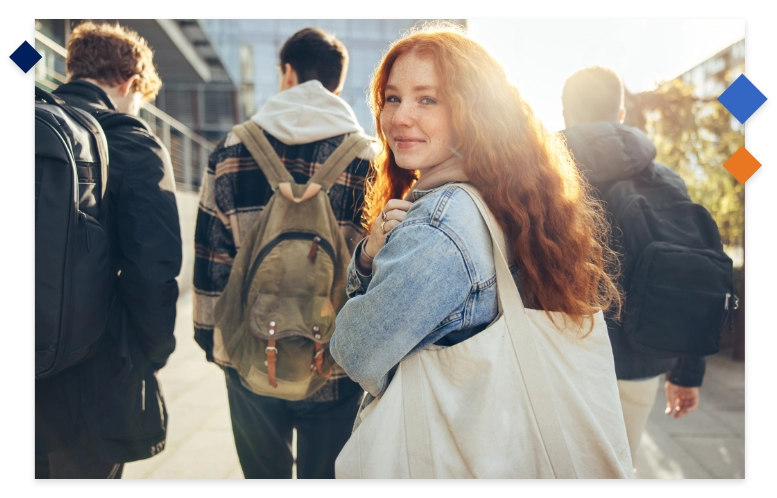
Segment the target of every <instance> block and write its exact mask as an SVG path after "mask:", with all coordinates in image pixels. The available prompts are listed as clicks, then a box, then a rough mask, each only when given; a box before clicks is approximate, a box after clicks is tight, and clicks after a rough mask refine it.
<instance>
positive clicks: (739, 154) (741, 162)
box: [723, 147, 761, 183]
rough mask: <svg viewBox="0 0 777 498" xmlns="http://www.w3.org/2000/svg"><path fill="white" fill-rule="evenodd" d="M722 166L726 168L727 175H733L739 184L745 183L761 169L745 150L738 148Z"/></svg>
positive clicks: (759, 164)
mask: <svg viewBox="0 0 777 498" xmlns="http://www.w3.org/2000/svg"><path fill="white" fill-rule="evenodd" d="M723 166H725V167H726V169H727V170H728V172H729V173H731V174H732V175H734V178H736V179H737V180H738V181H739V183H745V182H746V181H747V180H748V178H750V177H751V176H753V173H755V172H756V171H758V168H760V167H761V163H759V162H758V161H756V159H755V158H754V157H753V156H752V154H750V153H749V152H748V151H747V149H745V148H744V147H740V148H739V150H738V151H736V152H734V155H733V156H731V157H729V158H728V161H726V162H725V163H724V164H723Z"/></svg>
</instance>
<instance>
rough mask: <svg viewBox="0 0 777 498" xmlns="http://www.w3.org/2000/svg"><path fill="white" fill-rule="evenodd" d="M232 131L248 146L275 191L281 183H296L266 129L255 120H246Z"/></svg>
mask: <svg viewBox="0 0 777 498" xmlns="http://www.w3.org/2000/svg"><path fill="white" fill-rule="evenodd" d="M232 131H233V132H234V133H235V135H237V137H238V138H239V139H240V140H241V141H242V142H243V145H245V146H246V149H248V152H250V153H251V157H253V158H254V161H256V164H258V165H259V168H260V169H261V170H262V172H263V173H264V176H265V177H267V181H268V182H269V183H270V186H271V187H272V189H273V191H275V190H278V187H279V185H280V184H281V183H287V182H288V183H290V184H294V183H295V182H294V178H293V177H292V176H291V173H289V170H287V169H286V166H284V165H283V163H282V162H281V159H280V158H279V157H278V154H276V153H275V149H273V147H272V145H271V144H270V142H269V141H268V140H267V137H265V136H264V131H263V130H262V129H261V128H260V127H259V125H258V124H256V123H255V122H253V121H246V122H245V123H242V124H239V125H237V126H235V127H233V128H232Z"/></svg>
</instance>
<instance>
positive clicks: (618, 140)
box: [561, 121, 656, 183]
mask: <svg viewBox="0 0 777 498" xmlns="http://www.w3.org/2000/svg"><path fill="white" fill-rule="evenodd" d="M561 133H563V135H564V136H565V137H566V140H567V147H569V150H571V151H572V155H573V156H574V158H575V162H576V163H577V164H578V166H579V167H580V170H581V171H582V173H583V174H584V175H585V176H586V178H587V179H588V181H589V182H591V183H604V182H611V181H615V180H622V179H624V178H628V177H630V176H634V175H636V174H637V173H639V172H640V171H642V170H643V169H645V168H647V167H648V166H649V165H650V164H651V163H652V162H653V160H654V159H655V158H656V146H655V145H653V142H651V141H650V139H649V138H648V137H647V135H645V134H644V133H642V131H640V130H638V129H637V128H634V127H632V126H626V125H623V124H620V123H615V122H610V121H597V122H595V123H583V124H580V125H576V126H572V127H570V128H567V129H566V130H564V131H562V132H561Z"/></svg>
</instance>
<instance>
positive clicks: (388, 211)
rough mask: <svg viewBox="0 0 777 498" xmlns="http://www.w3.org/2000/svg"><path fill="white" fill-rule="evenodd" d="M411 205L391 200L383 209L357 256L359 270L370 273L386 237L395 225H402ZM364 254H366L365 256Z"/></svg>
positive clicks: (399, 200)
mask: <svg viewBox="0 0 777 498" xmlns="http://www.w3.org/2000/svg"><path fill="white" fill-rule="evenodd" d="M412 205H413V203H412V202H408V201H403V200H401V199H391V200H390V201H388V202H387V203H386V205H385V206H384V207H383V211H381V214H380V216H378V219H377V220H375V224H374V225H373V226H372V231H371V232H370V234H369V235H368V236H367V243H366V244H364V245H363V246H362V251H361V254H360V255H359V261H358V263H359V267H360V268H359V269H360V270H363V271H365V272H366V273H372V259H373V258H374V257H375V255H376V254H378V251H380V249H381V248H382V247H383V245H384V244H385V243H386V235H388V233H389V232H390V231H391V230H392V229H393V228H394V227H395V226H397V225H399V224H400V223H402V221H403V220H404V219H405V216H407V211H408V209H410V207H411V206H412ZM365 253H366V254H365Z"/></svg>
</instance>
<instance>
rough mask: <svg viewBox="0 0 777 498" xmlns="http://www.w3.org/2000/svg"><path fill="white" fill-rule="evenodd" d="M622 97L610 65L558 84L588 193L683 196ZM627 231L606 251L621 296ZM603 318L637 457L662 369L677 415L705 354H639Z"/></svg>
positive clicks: (670, 407)
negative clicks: (635, 188)
mask: <svg viewBox="0 0 777 498" xmlns="http://www.w3.org/2000/svg"><path fill="white" fill-rule="evenodd" d="M623 99H624V87H623V82H622V80H621V78H620V76H618V74H617V73H615V72H614V71H613V70H611V69H608V68H604V67H600V66H593V67H589V68H585V69H581V70H580V71H578V72H576V73H575V74H573V75H572V76H570V77H569V78H568V79H567V81H566V83H565V84H564V89H563V91H562V97H561V100H562V103H563V106H564V121H565V124H566V129H565V130H563V131H562V132H561V133H562V134H563V135H564V136H565V137H566V141H567V147H568V148H569V149H570V151H571V152H572V154H573V156H574V159H575V162H576V163H577V164H578V166H579V167H580V169H581V172H582V173H583V175H584V176H585V177H586V179H587V180H588V182H589V183H590V184H591V185H592V186H593V187H594V193H595V194H596V195H597V196H598V197H599V198H601V196H602V194H601V193H602V192H605V191H607V188H608V187H609V186H610V185H613V184H614V183H615V182H618V181H621V180H626V179H635V180H638V181H645V182H659V183H661V182H663V183H668V184H669V185H672V186H674V187H675V188H676V189H678V190H679V191H680V195H682V196H685V197H688V190H687V188H686V186H685V183H684V182H683V180H682V178H680V176H679V175H678V174H677V173H675V172H674V171H673V170H672V169H670V168H669V167H668V166H666V165H664V164H661V163H659V162H656V161H655V158H656V147H655V145H654V144H653V143H652V142H651V141H650V139H649V138H648V137H647V136H646V135H645V134H644V133H642V131H640V130H638V129H637V128H634V127H631V126H627V125H624V124H623V121H624V118H625V117H626V110H625V108H624V106H623ZM605 205H606V203H605ZM605 207H606V206H605ZM608 216H610V213H608ZM629 229H630V227H629V226H620V227H616V226H613V228H612V236H611V245H612V249H613V250H615V251H616V252H619V253H620V254H621V263H622V274H621V278H620V284H621V285H622V286H623V288H624V291H626V294H625V299H626V300H628V298H629V294H628V288H629V282H630V281H631V273H633V271H632V270H633V268H634V264H635V262H634V261H629V260H628V258H626V257H625V255H624V254H623V251H622V248H621V247H619V245H618V240H621V234H620V231H622V232H623V233H624V234H627V233H628V231H629ZM624 307H625V305H624ZM605 318H606V321H607V327H608V331H609V333H610V342H611V343H612V348H613V354H614V357H615V373H616V376H617V378H618V389H619V391H620V398H621V405H622V407H623V415H624V419H625V422H626V432H627V435H628V439H629V446H630V447H631V457H632V461H636V454H637V451H638V449H639V444H640V440H641V438H642V432H643V430H644V428H645V424H646V422H647V419H648V416H649V415H650V410H651V408H652V407H653V404H654V403H655V400H656V396H657V394H658V388H659V386H658V383H659V378H660V375H661V374H664V373H665V374H666V383H665V386H664V387H665V391H666V399H667V408H666V411H665V413H666V414H667V415H670V416H673V417H674V418H680V417H682V416H684V415H687V414H688V413H690V412H692V411H693V410H695V409H696V408H697V407H698V405H699V386H701V383H702V379H703V377H704V370H705V361H704V357H683V358H672V359H663V358H655V357H651V356H646V355H644V354H640V353H639V352H637V351H635V350H634V349H632V348H631V347H630V346H629V344H628V343H627V342H626V341H625V340H624V338H623V337H622V335H621V333H620V331H621V323H620V322H619V321H618V320H616V319H614V317H611V316H605ZM677 333H682V331H677Z"/></svg>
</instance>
